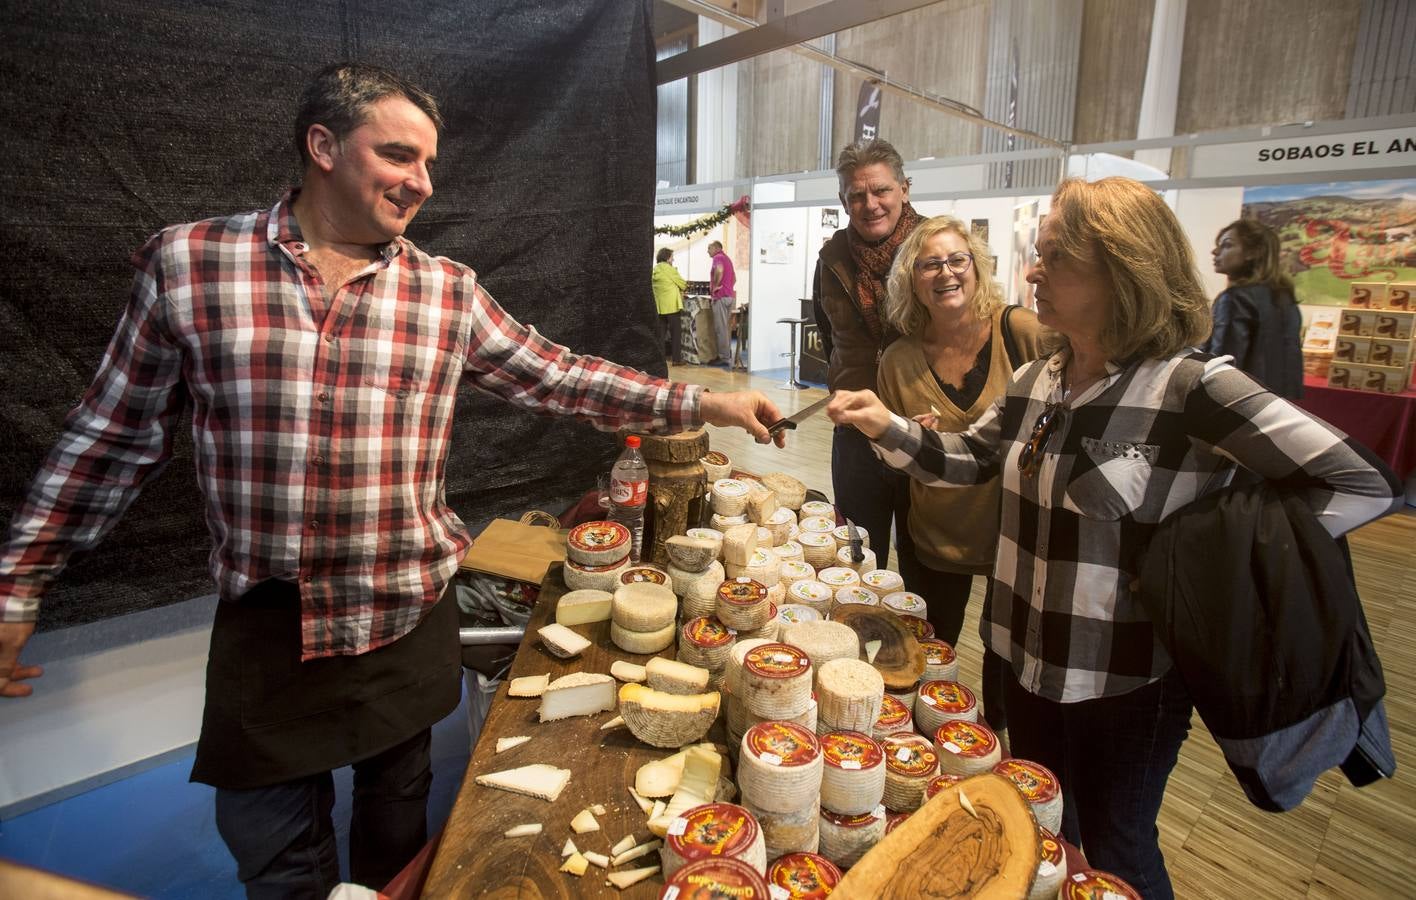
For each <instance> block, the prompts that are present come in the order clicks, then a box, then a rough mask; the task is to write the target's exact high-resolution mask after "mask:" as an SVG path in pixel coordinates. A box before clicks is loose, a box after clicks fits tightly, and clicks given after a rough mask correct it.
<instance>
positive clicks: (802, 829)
mask: <svg viewBox="0 0 1416 900" xmlns="http://www.w3.org/2000/svg"><path fill="white" fill-rule="evenodd" d="M743 805H744V806H746V807H747V809H748V811H749V812H751V813H752V814H753V815H754V816H756V817H757V822H758V824H760V825H761V826H762V838H763V840H764V841H765V842H766V844H767V858H768V859H777V858H778V857H781V856H785V855H786V854H788V853H815V852H816V850H817V840H818V833H819V831H820V827H821V821H820V820H821V804H820V803H819V802H817V801H815V800H813V801H812V802H811V803H810V804H808V805H807V806H805V807H803V808H801V809H794V810H788V811H785V812H782V811H778V810H771V809H762V808H761V807H759V806H757V805H755V804H753V803H751V802H749V801H747V800H744V801H743Z"/></svg>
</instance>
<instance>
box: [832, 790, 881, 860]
mask: <svg viewBox="0 0 1416 900" xmlns="http://www.w3.org/2000/svg"><path fill="white" fill-rule="evenodd" d="M885 822H886V811H885V807H883V806H877V807H876V808H875V809H873V810H871V811H870V812H866V813H861V814H859V815H849V814H845V813H834V812H831V811H830V810H826V809H823V810H821V825H820V827H821V855H822V856H824V857H826V858H827V859H829V860H831V862H833V863H835V864H836V865H838V866H840V867H841V868H842V869H849V868H850V867H851V866H853V865H855V864H856V863H858V862H860V858H861V857H862V856H864V855H865V854H867V853H869V852H870V849H871V848H872V847H874V846H875V845H876V844H878V843H880V840H881V839H882V838H884V837H885Z"/></svg>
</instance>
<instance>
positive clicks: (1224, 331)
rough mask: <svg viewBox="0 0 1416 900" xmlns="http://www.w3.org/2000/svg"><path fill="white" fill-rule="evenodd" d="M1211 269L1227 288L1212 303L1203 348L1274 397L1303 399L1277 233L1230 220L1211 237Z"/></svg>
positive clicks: (1298, 318) (1298, 321)
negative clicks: (1211, 326)
mask: <svg viewBox="0 0 1416 900" xmlns="http://www.w3.org/2000/svg"><path fill="white" fill-rule="evenodd" d="M1212 256H1213V257H1214V270H1215V271H1216V272H1218V273H1219V274H1221V275H1224V276H1226V277H1227V278H1228V279H1229V287H1228V288H1227V289H1226V290H1225V291H1224V293H1222V294H1220V295H1219V297H1218V298H1216V299H1215V301H1214V309H1213V314H1214V331H1213V332H1212V333H1211V334H1210V338H1209V342H1208V343H1207V344H1206V345H1205V348H1204V349H1205V350H1206V351H1208V352H1210V353H1213V354H1214V355H1215V356H1232V357H1234V365H1235V366H1237V367H1238V368H1240V369H1243V370H1244V371H1245V372H1248V373H1249V374H1250V375H1252V376H1254V379H1255V380H1257V381H1259V382H1260V383H1262V384H1263V386H1264V387H1266V388H1268V389H1269V390H1271V391H1273V392H1274V393H1275V394H1277V395H1278V396H1280V397H1285V398H1287V399H1289V400H1297V399H1298V398H1299V397H1302V396H1303V348H1302V339H1301V332H1302V327H1303V317H1302V315H1301V314H1300V313H1299V311H1298V303H1297V301H1296V300H1295V299H1294V297H1293V279H1292V278H1289V277H1288V276H1287V275H1286V274H1284V272H1283V270H1282V268H1281V267H1280V264H1279V245H1278V235H1277V234H1275V233H1274V231H1273V229H1272V228H1269V227H1268V226H1267V225H1264V224H1262V223H1260V222H1258V221H1257V220H1255V219H1236V220H1235V221H1233V222H1230V223H1229V224H1228V225H1226V226H1224V228H1222V229H1221V230H1220V232H1219V234H1218V235H1216V236H1215V239H1214V251H1213V253H1212Z"/></svg>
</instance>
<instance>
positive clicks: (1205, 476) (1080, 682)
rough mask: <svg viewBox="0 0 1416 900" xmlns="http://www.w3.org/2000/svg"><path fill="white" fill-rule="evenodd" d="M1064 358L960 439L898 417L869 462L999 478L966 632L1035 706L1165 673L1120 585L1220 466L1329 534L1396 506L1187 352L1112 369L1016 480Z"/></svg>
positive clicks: (1391, 486) (1256, 396)
mask: <svg viewBox="0 0 1416 900" xmlns="http://www.w3.org/2000/svg"><path fill="white" fill-rule="evenodd" d="M1068 358H1069V351H1067V350H1061V351H1058V352H1057V353H1055V354H1053V355H1052V356H1051V357H1050V358H1048V359H1044V360H1038V361H1036V362H1033V363H1030V364H1029V365H1028V366H1026V367H1024V368H1022V369H1020V370H1019V372H1018V374H1017V376H1016V377H1015V379H1014V381H1013V383H1012V384H1011V385H1010V386H1009V389H1008V393H1007V394H1006V395H1005V396H1004V397H1001V398H999V400H998V402H997V403H995V404H994V406H993V407H992V408H991V409H990V410H989V411H988V412H986V413H984V415H983V416H982V417H981V418H980V419H979V420H978V421H977V422H976V423H975V424H974V425H973V427H972V428H970V429H969V431H967V432H965V433H961V434H939V433H936V432H933V431H925V430H923V429H921V428H920V426H919V425H918V424H917V423H914V422H911V421H908V420H906V419H904V418H901V417H899V416H895V417H894V421H893V424H892V426H891V429H890V431H888V432H887V433H886V434H885V435H883V436H882V437H881V439H880V440H879V441H877V442H876V448H877V453H879V455H880V456H881V458H882V459H884V460H885V461H886V462H887V463H889V464H890V465H892V466H895V467H896V468H899V469H903V470H904V471H906V472H908V473H909V474H910V475H911V476H913V477H915V478H918V479H920V480H922V481H924V482H925V483H927V484H931V485H936V484H937V485H951V484H952V485H968V484H976V483H979V482H983V481H987V480H988V479H990V478H992V477H994V476H995V475H1000V474H1001V475H1002V479H1001V482H1002V510H1001V512H1002V515H1001V524H1000V534H999V540H998V556H997V559H996V561H995V563H994V588H993V594H992V596H991V597H990V598H989V601H988V603H987V604H986V606H985V609H984V614H983V617H982V620H981V622H980V625H979V629H980V632H981V634H982V637H983V640H984V643H985V645H987V646H988V647H989V648H990V649H992V650H993V651H994V652H996V653H998V654H1000V655H1001V656H1002V657H1003V658H1005V659H1007V660H1009V661H1010V662H1011V664H1012V667H1013V672H1014V674H1015V675H1016V676H1017V678H1018V680H1019V682H1020V683H1021V684H1022V686H1023V687H1024V688H1025V689H1027V690H1028V691H1031V692H1032V693H1034V694H1036V695H1038V696H1040V697H1042V698H1044V699H1048V700H1053V701H1059V702H1063V703H1067V702H1074V701H1079V700H1090V699H1094V698H1097V697H1110V696H1116V695H1119V694H1124V693H1126V692H1128V691H1131V690H1134V689H1136V688H1138V687H1141V686H1143V685H1145V684H1148V683H1150V682H1152V681H1155V680H1157V679H1158V678H1160V677H1161V676H1162V675H1164V674H1165V673H1166V671H1167V670H1169V668H1170V666H1171V663H1170V660H1169V658H1168V657H1167V656H1166V654H1165V652H1164V650H1162V649H1161V646H1160V644H1159V643H1158V642H1157V641H1156V639H1155V636H1154V634H1153V633H1152V629H1151V623H1150V619H1149V618H1148V617H1147V615H1146V613H1145V610H1144V608H1143V607H1142V605H1141V603H1140V601H1139V599H1138V598H1137V597H1136V596H1135V594H1134V593H1133V592H1132V588H1131V583H1132V581H1133V580H1134V579H1135V577H1136V575H1137V573H1138V571H1139V569H1140V564H1141V559H1142V554H1143V552H1144V550H1145V547H1146V545H1147V543H1148V541H1149V539H1150V536H1151V533H1152V532H1153V531H1154V529H1155V527H1156V525H1157V524H1158V523H1159V522H1160V521H1161V520H1162V519H1163V518H1165V517H1166V516H1167V515H1169V514H1170V513H1171V512H1174V511H1175V510H1176V509H1179V508H1180V507H1182V506H1184V505H1185V504H1187V503H1189V502H1190V501H1191V500H1194V499H1195V498H1196V497H1198V496H1199V495H1200V494H1201V493H1203V491H1204V489H1205V488H1206V486H1207V485H1209V483H1210V480H1211V476H1213V475H1216V472H1218V471H1220V470H1221V469H1222V468H1223V467H1225V465H1226V463H1227V462H1228V461H1229V460H1233V461H1235V462H1237V463H1238V464H1239V465H1241V466H1243V467H1244V468H1246V469H1249V470H1251V471H1253V472H1255V473H1257V474H1259V475H1262V476H1263V477H1264V478H1267V479H1270V480H1271V481H1274V482H1276V483H1278V484H1279V485H1280V486H1282V487H1284V488H1287V489H1290V490H1293V491H1297V492H1299V493H1300V494H1301V495H1302V496H1303V497H1304V499H1305V500H1306V501H1307V502H1308V503H1309V505H1310V506H1311V507H1312V509H1313V511H1314V512H1315V513H1316V514H1317V516H1318V518H1319V520H1320V521H1322V522H1323V523H1324V524H1325V526H1326V527H1327V529H1328V530H1329V531H1330V532H1331V533H1333V534H1341V533H1343V532H1346V531H1348V530H1350V529H1352V528H1355V527H1357V526H1358V525H1361V524H1363V523H1365V522H1367V521H1370V520H1371V519H1374V518H1377V517H1379V516H1381V515H1384V514H1386V513H1387V512H1390V511H1392V510H1394V509H1396V508H1397V507H1398V506H1400V503H1401V500H1400V496H1401V488H1400V485H1399V484H1398V483H1397V481H1396V478H1395V476H1393V475H1392V474H1391V473H1390V472H1389V470H1387V468H1386V467H1385V465H1383V464H1382V463H1381V462H1380V461H1379V460H1378V459H1377V458H1376V457H1375V456H1374V455H1373V454H1372V453H1371V451H1369V450H1367V449H1366V448H1364V447H1362V446H1361V445H1359V444H1357V443H1356V442H1354V441H1352V440H1350V439H1348V438H1347V437H1346V436H1345V435H1343V434H1342V433H1341V432H1339V431H1337V430H1336V429H1334V428H1332V427H1331V426H1329V425H1327V424H1326V423H1324V422H1322V421H1319V420H1317V419H1314V418H1313V417H1311V416H1309V415H1308V414H1307V413H1305V412H1303V411H1302V410H1301V409H1299V408H1297V407H1295V406H1293V405H1292V404H1290V403H1288V402H1287V401H1284V400H1282V399H1280V398H1278V397H1276V396H1274V395H1273V394H1271V393H1269V392H1268V391H1266V390H1264V389H1263V388H1262V387H1261V386H1260V385H1259V384H1258V383H1257V382H1255V381H1254V380H1253V379H1251V378H1250V377H1249V376H1247V375H1245V374H1244V373H1243V372H1241V371H1239V370H1238V369H1236V368H1234V367H1233V366H1232V365H1230V364H1229V363H1228V361H1227V360H1228V358H1227V357H1225V358H1218V359H1216V358H1214V357H1211V356H1209V355H1207V354H1203V353H1199V352H1198V351H1185V352H1182V353H1179V354H1177V355H1175V356H1172V357H1170V358H1168V359H1148V360H1143V361H1140V362H1134V363H1131V364H1129V365H1126V366H1116V365H1111V366H1109V367H1108V373H1107V376H1106V377H1105V378H1104V379H1103V380H1102V381H1100V382H1098V383H1097V384H1096V385H1094V386H1092V387H1091V388H1090V389H1088V390H1086V391H1085V392H1083V393H1082V394H1081V395H1080V396H1079V397H1077V398H1075V400H1073V401H1072V402H1071V404H1070V408H1065V407H1064V408H1063V410H1062V412H1061V413H1060V415H1061V419H1060V421H1059V422H1058V423H1057V427H1056V430H1055V431H1054V432H1053V433H1052V435H1051V437H1050V439H1049V440H1048V443H1047V445H1046V448H1045V449H1044V451H1043V456H1042V463H1041V468H1040V469H1039V470H1038V471H1037V473H1036V474H1035V475H1034V476H1032V477H1026V476H1024V475H1023V474H1022V473H1021V472H1019V470H1018V464H1017V463H1018V455H1019V453H1020V452H1021V451H1022V449H1023V446H1024V445H1025V444H1026V443H1027V441H1028V439H1029V437H1030V436H1031V435H1032V432H1033V428H1034V423H1035V422H1036V421H1037V419H1038V416H1039V414H1040V413H1041V412H1042V411H1043V409H1044V408H1045V407H1046V406H1047V405H1048V404H1049V403H1051V402H1056V401H1058V400H1060V398H1061V374H1062V369H1063V367H1064V366H1065V365H1066V362H1067V360H1068ZM1227 472H1228V470H1226V471H1225V472H1221V473H1220V476H1219V479H1217V481H1216V484H1222V483H1223V480H1224V479H1227V477H1228V474H1227ZM1211 486H1213V485H1211Z"/></svg>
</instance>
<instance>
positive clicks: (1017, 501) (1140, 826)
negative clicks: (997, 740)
mask: <svg viewBox="0 0 1416 900" xmlns="http://www.w3.org/2000/svg"><path fill="white" fill-rule="evenodd" d="M1189 247H1190V244H1189V241H1188V239H1187V238H1186V236H1185V233H1184V231H1183V230H1182V229H1181V228H1180V224H1179V222H1178V221H1177V220H1176V218H1175V215H1174V213H1172V212H1171V211H1170V209H1169V208H1168V207H1167V206H1166V205H1165V203H1164V201H1163V200H1161V198H1160V197H1159V196H1158V195H1156V194H1155V192H1154V191H1152V190H1150V189H1149V188H1148V187H1146V186H1145V185H1143V184H1141V183H1140V182H1137V181H1133V180H1131V179H1127V178H1106V179H1103V180H1101V181H1098V182H1096V183H1090V184H1089V183H1086V182H1083V181H1080V180H1076V179H1069V180H1067V181H1064V182H1063V183H1062V184H1061V185H1060V186H1059V187H1058V188H1057V191H1056V193H1055V194H1053V197H1052V208H1051V211H1050V212H1049V213H1048V215H1047V217H1046V219H1045V220H1044V221H1043V224H1042V229H1041V232H1040V235H1039V238H1038V242H1037V257H1036V261H1035V262H1034V264H1033V265H1032V267H1031V269H1030V270H1029V273H1028V281H1029V282H1030V283H1031V284H1032V285H1033V288H1034V294H1035V297H1036V300H1037V311H1038V320H1039V321H1040V322H1041V323H1042V324H1043V325H1045V326H1047V327H1049V328H1051V329H1053V330H1055V331H1057V332H1059V333H1060V334H1061V335H1062V337H1063V338H1064V339H1065V342H1064V344H1063V346H1062V348H1061V349H1059V350H1057V351H1056V352H1055V353H1053V354H1051V355H1050V356H1048V357H1047V358H1046V359H1044V360H1038V361H1036V362H1034V363H1031V364H1029V365H1028V366H1025V367H1024V368H1022V369H1021V370H1019V371H1018V373H1017V374H1016V377H1015V378H1014V380H1013V382H1012V383H1011V384H1010V385H1009V387H1008V392H1007V394H1006V395H1005V396H1004V397H1002V398H1001V399H1000V400H999V401H998V402H997V403H995V404H994V405H993V407H992V408H990V409H989V410H988V412H986V413H984V414H983V416H981V417H980V418H979V420H978V421H977V422H975V423H974V424H973V425H972V426H971V427H970V428H969V429H968V430H967V431H966V432H963V433H960V434H939V433H936V432H933V431H927V430H925V429H923V428H922V427H921V426H920V425H919V423H917V422H912V421H910V420H909V419H907V418H905V417H903V416H899V415H894V414H892V413H891V412H890V411H889V410H888V409H887V408H886V407H885V406H884V405H883V404H881V403H880V401H879V399H878V398H876V397H875V396H874V395H873V394H871V393H869V392H863V391H862V392H842V393H838V394H837V395H836V396H835V397H834V398H833V399H832V401H831V404H830V406H829V407H828V412H829V413H830V415H831V417H832V419H833V420H834V421H836V422H837V423H838V424H842V423H844V424H849V425H854V426H855V427H856V428H858V429H860V431H861V432H862V433H864V434H865V435H866V436H867V437H868V438H870V439H871V440H872V441H873V442H874V445H875V448H876V451H877V453H879V454H880V456H881V458H882V459H884V460H885V461H886V462H887V463H889V464H890V465H893V466H896V467H897V468H900V469H903V470H904V471H906V472H908V473H909V474H910V475H911V476H912V477H914V478H917V479H920V480H922V481H924V482H925V483H926V484H937V485H971V484H977V483H979V482H982V481H987V480H988V479H990V478H993V477H995V476H1001V479H1002V505H1001V517H1000V534H999V544H998V555H997V559H996V560H995V563H994V570H993V594H992V596H991V597H990V598H989V602H988V604H987V606H986V608H985V610H984V616H983V621H982V622H981V623H980V629H981V631H982V635H983V639H984V643H985V644H986V645H987V646H988V647H990V648H991V649H992V650H993V651H994V652H995V653H998V654H1000V655H1001V656H1003V657H1004V658H1005V659H1007V660H1008V662H1009V667H1010V670H1011V674H1012V678H1010V679H1009V683H1008V691H1007V701H1006V702H1007V708H1008V717H1009V731H1010V736H1011V744H1012V751H1013V753H1014V754H1015V755H1016V756H1019V757H1024V758H1028V759H1033V760H1036V761H1038V762H1041V763H1042V764H1043V765H1045V766H1047V767H1048V768H1050V769H1052V770H1053V771H1054V772H1056V773H1057V775H1058V779H1059V781H1060V782H1061V783H1062V788H1063V791H1064V802H1063V806H1064V813H1063V822H1062V831H1063V834H1064V835H1065V836H1066V837H1067V839H1068V840H1070V841H1072V842H1074V843H1078V844H1080V845H1081V846H1082V848H1083V851H1084V852H1085V853H1086V855H1087V859H1088V861H1089V862H1090V863H1091V864H1092V865H1094V866H1096V867H1097V868H1100V869H1105V870H1107V871H1111V872H1115V873H1116V874H1117V875H1120V876H1121V877H1122V878H1124V879H1125V880H1126V881H1128V882H1130V883H1131V884H1132V885H1133V886H1135V887H1136V888H1137V889H1138V890H1139V891H1140V892H1141V894H1142V895H1143V896H1145V897H1147V898H1168V897H1172V896H1173V895H1174V894H1173V891H1172V890H1171V886H1170V878H1169V875H1168V874H1167V872H1166V870H1165V861H1164V859H1163V857H1162V856H1161V852H1160V846H1159V842H1158V839H1157V838H1158V833H1157V831H1156V827H1155V821H1156V815H1157V814H1158V812H1159V811H1160V805H1161V801H1162V798H1163V796H1164V792H1165V783H1166V780H1167V779H1168V778H1169V775H1170V771H1171V769H1172V768H1173V767H1174V765H1175V760H1176V757H1177V755H1178V753H1179V750H1180V745H1181V743H1182V742H1183V741H1184V739H1185V735H1186V733H1187V732H1188V730H1189V722H1190V712H1191V707H1190V699H1189V696H1188V695H1187V694H1186V692H1185V689H1184V687H1183V685H1182V684H1181V682H1180V679H1179V676H1178V675H1177V674H1176V672H1175V671H1174V669H1173V667H1172V665H1171V662H1170V660H1169V658H1168V657H1167V656H1166V654H1165V653H1164V652H1163V651H1162V650H1160V649H1159V645H1158V644H1157V642H1156V639H1155V636H1154V634H1153V630H1152V627H1151V623H1150V620H1149V619H1148V618H1147V616H1146V614H1145V612H1144V610H1143V608H1142V606H1141V603H1140V601H1139V599H1138V598H1137V597H1136V596H1134V595H1133V593H1132V587H1131V584H1132V581H1133V579H1134V578H1135V577H1136V575H1137V569H1138V567H1139V564H1140V562H1141V559H1140V555H1141V551H1142V550H1143V548H1144V547H1145V545H1146V543H1147V540H1148V538H1149V536H1150V534H1151V533H1152V531H1153V530H1154V528H1155V526H1156V525H1157V524H1158V523H1159V522H1160V520H1161V519H1162V518H1163V517H1164V516H1165V515H1167V514H1168V513H1170V512H1172V511H1174V510H1176V509H1178V508H1180V507H1182V506H1184V505H1185V504H1187V503H1189V502H1190V501H1191V500H1194V499H1195V498H1196V497H1197V496H1198V495H1199V494H1200V493H1201V491H1202V490H1203V488H1204V486H1205V485H1206V483H1207V482H1208V481H1209V478H1210V476H1211V475H1213V474H1215V473H1216V472H1218V471H1219V470H1220V469H1221V468H1222V467H1224V466H1225V465H1226V464H1227V461H1228V460H1230V459H1232V460H1235V461H1237V462H1238V463H1239V465H1241V466H1242V467H1244V468H1245V469H1247V470H1249V471H1251V472H1253V473H1255V474H1256V475H1258V476H1260V477H1263V478H1266V479H1269V480H1270V481H1273V482H1276V483H1278V484H1280V485H1282V486H1284V487H1286V488H1289V489H1291V490H1293V491H1294V492H1296V493H1297V494H1298V495H1299V496H1302V497H1303V498H1304V499H1306V500H1307V501H1308V502H1309V504H1310V505H1311V506H1312V508H1313V510H1314V512H1315V513H1316V514H1317V516H1318V518H1319V520H1320V521H1321V522H1323V524H1324V525H1325V526H1326V527H1327V529H1328V530H1329V532H1330V533H1332V534H1334V535H1336V534H1342V533H1344V532H1346V531H1348V530H1350V529H1352V528H1355V527H1357V526H1359V525H1362V524H1364V523H1366V522H1368V521H1370V520H1372V519H1375V518H1377V517H1379V516H1381V515H1385V514H1386V513H1388V512H1391V511H1393V510H1394V509H1396V508H1397V507H1398V506H1399V505H1400V503H1401V500H1400V497H1401V487H1400V485H1399V484H1398V482H1397V481H1396V478H1395V477H1394V476H1393V475H1392V474H1391V473H1390V472H1389V471H1388V470H1387V469H1386V467H1385V466H1384V465H1382V463H1381V462H1380V461H1379V460H1377V458H1376V457H1375V456H1374V455H1373V454H1372V453H1371V452H1370V451H1368V450H1366V449H1365V448H1363V447H1361V446H1360V445H1358V444H1356V443H1355V442H1353V441H1350V440H1348V439H1347V438H1346V437H1345V436H1344V435H1342V434H1341V433H1339V432H1337V431H1336V430H1334V429H1332V428H1331V427H1330V426H1328V425H1326V424H1324V423H1322V422H1319V421H1317V420H1315V419H1312V418H1311V417H1309V416H1307V415H1306V414H1305V413H1303V412H1302V411H1301V410H1299V409H1298V408H1296V407H1294V406H1293V405H1291V404H1290V403H1288V401H1286V400H1283V399H1282V398H1280V397H1277V396H1275V395H1274V394H1273V393H1271V392H1269V391H1267V390H1265V389H1264V388H1263V386H1262V385H1260V384H1258V383H1257V382H1255V381H1254V380H1253V378H1251V377H1250V376H1248V375H1246V374H1244V373H1243V372H1241V371H1240V370H1238V369H1236V368H1235V367H1233V366H1232V365H1230V364H1229V363H1228V362H1226V361H1223V360H1221V359H1217V358H1215V357H1212V356H1210V355H1209V354H1206V353H1203V352H1200V351H1198V350H1195V349H1194V345H1195V344H1197V343H1199V342H1200V341H1202V340H1203V339H1204V338H1205V337H1206V336H1207V335H1208V334H1209V330H1210V322H1209V309H1208V304H1207V303H1206V298H1205V295H1204V291H1203V289H1202V288H1201V286H1200V282H1199V279H1198V276H1197V274H1196V271H1195V264H1194V259H1193V257H1192V254H1191V252H1190V249H1189Z"/></svg>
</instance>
